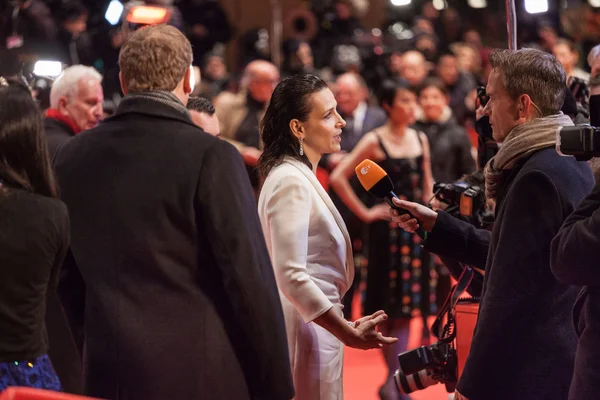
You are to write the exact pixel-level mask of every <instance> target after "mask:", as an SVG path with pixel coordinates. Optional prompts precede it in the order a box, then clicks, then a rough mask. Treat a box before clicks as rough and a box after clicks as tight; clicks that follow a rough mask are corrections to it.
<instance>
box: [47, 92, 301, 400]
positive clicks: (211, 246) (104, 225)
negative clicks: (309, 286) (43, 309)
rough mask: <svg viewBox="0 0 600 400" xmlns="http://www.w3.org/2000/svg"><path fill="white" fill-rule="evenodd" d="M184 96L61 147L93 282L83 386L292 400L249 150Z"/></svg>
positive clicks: (75, 238)
mask: <svg viewBox="0 0 600 400" xmlns="http://www.w3.org/2000/svg"><path fill="white" fill-rule="evenodd" d="M177 104H178V105H177V107H175V106H172V105H169V104H165V103H163V102H158V101H156V100H153V99H148V98H139V97H131V96H128V97H126V98H125V99H124V100H123V101H122V102H121V104H120V105H119V107H118V109H117V112H116V114H115V115H114V116H113V117H111V118H109V119H107V120H105V121H104V122H103V123H102V124H100V125H99V126H98V127H96V128H94V129H92V130H89V131H87V132H83V133H81V134H78V135H77V136H75V137H74V138H73V139H72V140H69V142H68V143H66V144H65V145H64V146H63V147H62V148H61V149H60V151H59V152H58V154H57V158H56V171H57V175H58V178H59V182H60V185H61V190H62V197H63V200H64V201H65V203H66V204H67V206H68V207H69V212H70V214H71V227H72V236H71V237H72V241H71V249H72V251H73V255H74V256H75V260H76V261H77V265H78V267H79V270H80V271H81V274H82V276H83V279H84V280H85V283H86V288H87V291H86V306H85V327H84V329H85V348H84V371H85V372H84V375H85V376H84V392H85V394H87V395H90V396H94V397H101V398H108V399H116V398H118V399H121V400H127V399H148V400H152V399H157V400H158V399H160V400H164V399H205V398H210V399H215V400H221V399H223V400H229V399H289V398H291V397H292V396H293V394H294V392H293V386H292V379H291V373H290V365H289V357H288V352H287V343H286V335H285V327H284V320H283V313H282V310H281V303H280V300H279V295H278V292H277V287H276V283H275V278H274V274H273V270H272V267H271V263H270V260H269V254H268V252H267V248H266V245H265V242H264V238H263V233H262V231H261V228H260V222H259V220H258V215H257V211H256V203H255V201H254V198H253V196H252V190H251V187H250V184H249V182H248V177H247V175H246V171H245V169H244V165H243V163H242V160H241V157H240V155H239V154H238V152H237V151H236V150H235V148H234V147H233V146H231V145H230V144H229V143H226V142H225V141H222V140H219V139H216V138H214V137H212V136H210V135H208V134H206V133H204V132H203V131H202V130H200V129H199V128H197V127H196V126H195V125H194V124H193V122H192V120H191V118H190V116H189V114H188V113H187V111H186V110H185V109H184V108H183V106H182V105H181V104H180V103H177ZM75 305H76V304H75ZM67 306H68V304H67Z"/></svg>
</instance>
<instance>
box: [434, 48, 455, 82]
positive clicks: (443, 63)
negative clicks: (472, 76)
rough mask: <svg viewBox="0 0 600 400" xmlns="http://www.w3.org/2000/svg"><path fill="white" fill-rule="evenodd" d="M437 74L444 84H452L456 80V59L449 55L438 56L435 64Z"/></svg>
mask: <svg viewBox="0 0 600 400" xmlns="http://www.w3.org/2000/svg"><path fill="white" fill-rule="evenodd" d="M437 75H438V76H439V77H440V79H441V80H442V81H444V83H445V84H446V85H448V86H452V85H454V84H455V83H456V81H458V61H457V60H456V57H454V56H451V55H446V56H443V57H440V61H439V62H438V66H437Z"/></svg>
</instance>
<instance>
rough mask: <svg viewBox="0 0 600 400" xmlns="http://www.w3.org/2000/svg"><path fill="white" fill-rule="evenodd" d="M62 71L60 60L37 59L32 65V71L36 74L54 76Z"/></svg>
mask: <svg viewBox="0 0 600 400" xmlns="http://www.w3.org/2000/svg"><path fill="white" fill-rule="evenodd" d="M61 72H62V63H61V62H60V61H37V62H36V63H35V65H34V66H33V73H34V75H37V76H43V77H47V78H56V77H57V76H59V75H60V73H61Z"/></svg>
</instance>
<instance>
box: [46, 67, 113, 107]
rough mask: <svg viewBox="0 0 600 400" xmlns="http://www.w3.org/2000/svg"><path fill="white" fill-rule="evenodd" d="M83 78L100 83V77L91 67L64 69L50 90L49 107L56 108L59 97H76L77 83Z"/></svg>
mask: <svg viewBox="0 0 600 400" xmlns="http://www.w3.org/2000/svg"><path fill="white" fill-rule="evenodd" d="M84 78H89V79H92V80H97V81H98V82H102V75H100V73H99V72H98V71H96V70H95V69H94V68H92V67H86V66H85V65H73V66H71V67H68V68H65V70H64V71H63V72H62V73H61V74H60V75H59V76H58V78H56V80H55V81H54V83H53V84H52V89H50V107H52V108H57V107H58V101H59V100H60V99H61V97H65V96H66V97H70V96H76V95H77V91H78V90H79V81H80V80H82V79H84Z"/></svg>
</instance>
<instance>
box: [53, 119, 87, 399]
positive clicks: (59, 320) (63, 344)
mask: <svg viewBox="0 0 600 400" xmlns="http://www.w3.org/2000/svg"><path fill="white" fill-rule="evenodd" d="M44 134H45V135H46V141H47V143H48V153H49V155H50V158H52V157H54V155H55V154H56V152H57V150H58V149H59V148H60V147H61V146H62V145H63V144H64V143H65V142H66V141H67V140H69V139H70V138H71V137H73V136H74V135H75V134H74V133H73V130H72V129H71V128H70V127H69V126H68V125H67V124H65V123H63V122H61V121H57V120H56V119H54V118H50V117H46V118H44ZM72 259H73V257H72V255H71V252H69V253H68V255H67V257H66V259H65V261H64V262H65V263H69V262H72ZM62 275H63V270H61V276H62ZM80 286H81V285H79V282H78V283H77V285H71V284H68V285H62V290H63V291H67V292H74V291H78V290H80ZM71 327H73V326H72V325H71ZM46 328H47V331H48V356H49V357H50V361H52V365H53V366H54V369H55V370H56V374H57V375H58V377H59V379H60V383H61V386H62V389H63V390H64V391H65V392H67V393H75V394H80V393H81V390H82V382H81V380H82V371H81V353H80V352H78V351H77V349H76V344H75V341H74V338H73V335H72V333H71V332H70V330H69V324H68V323H67V318H66V316H65V312H64V310H63V308H62V306H61V301H60V299H59V296H58V295H57V293H56V292H55V291H52V292H50V293H48V301H47V306H46Z"/></svg>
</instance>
